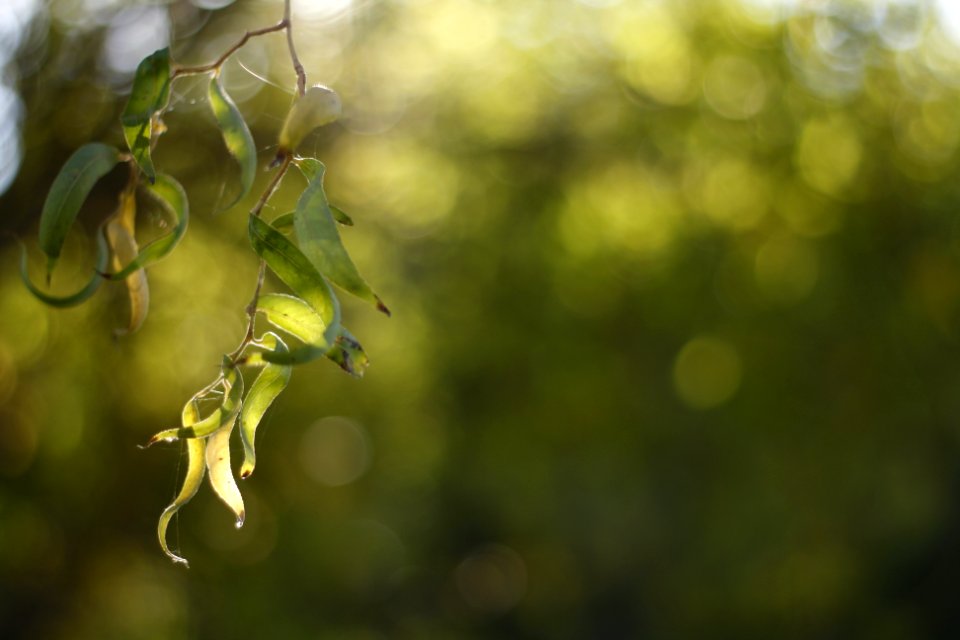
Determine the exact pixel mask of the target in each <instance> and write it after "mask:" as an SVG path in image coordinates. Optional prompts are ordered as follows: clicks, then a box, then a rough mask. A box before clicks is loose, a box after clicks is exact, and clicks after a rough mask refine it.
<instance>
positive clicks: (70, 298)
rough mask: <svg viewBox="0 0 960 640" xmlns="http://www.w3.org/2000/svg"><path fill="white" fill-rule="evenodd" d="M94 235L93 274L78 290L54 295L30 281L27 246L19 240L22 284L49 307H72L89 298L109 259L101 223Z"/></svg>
mask: <svg viewBox="0 0 960 640" xmlns="http://www.w3.org/2000/svg"><path fill="white" fill-rule="evenodd" d="M95 237H96V241H97V261H96V266H95V267H94V273H93V275H92V276H91V277H90V279H89V280H88V281H87V284H85V285H84V286H83V287H82V288H81V289H80V290H79V291H77V292H75V293H72V294H69V295H65V296H54V295H51V294H49V293H45V292H43V291H41V290H40V289H38V288H37V286H36V285H34V284H33V283H32V282H31V281H30V274H29V272H28V265H27V263H28V259H27V247H26V245H24V244H23V243H22V242H21V243H20V279H21V280H23V284H24V285H26V287H27V290H28V291H29V292H30V293H32V294H33V295H34V297H36V298H37V299H38V300H40V301H41V302H44V303H46V304H48V305H50V306H51V307H61V308H63V307H73V306H76V305H78V304H80V303H81V302H83V301H85V300H87V299H88V298H90V296H92V295H93V294H94V293H96V292H97V289H99V288H100V285H101V284H103V278H101V277H100V276H99V275H98V273H97V272H99V271H102V270H104V269H106V268H107V263H108V262H109V260H110V250H109V248H108V247H107V240H106V237H105V233H104V225H103V224H101V225H100V226H99V227H98V228H97V233H96V236H95Z"/></svg>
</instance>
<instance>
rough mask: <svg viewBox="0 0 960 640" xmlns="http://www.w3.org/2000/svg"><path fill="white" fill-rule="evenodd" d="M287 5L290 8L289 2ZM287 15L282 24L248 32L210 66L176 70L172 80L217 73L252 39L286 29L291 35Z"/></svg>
mask: <svg viewBox="0 0 960 640" xmlns="http://www.w3.org/2000/svg"><path fill="white" fill-rule="evenodd" d="M287 5H288V6H289V0H288V2H287ZM287 14H289V11H285V12H284V18H283V20H281V21H280V22H278V23H277V24H275V25H273V26H270V27H264V28H262V29H254V30H253V31H247V32H246V33H245V34H243V37H242V38H240V39H239V40H238V41H237V42H236V44H234V45H233V46H232V47H230V48H229V49H227V50H226V51H224V52H223V55H221V56H220V57H219V58H217V59H216V60H215V61H213V62H211V63H210V64H204V65H200V66H197V67H177V68H175V69H174V70H173V73H172V74H171V78H177V77H179V76H186V75H194V74H198V73H209V72H211V71H215V70H217V69H219V68H220V67H222V66H223V63H224V62H226V61H227V58H229V57H230V56H232V55H233V54H234V53H236V51H237V49H239V48H240V47H242V46H243V45H245V44H247V40H249V39H250V38H253V37H256V36H262V35H264V34H267V33H274V32H276V31H283V30H284V29H287V30H288V34H289V27H290V19H289V17H288V15H287ZM297 64H299V62H294V69H296V66H297Z"/></svg>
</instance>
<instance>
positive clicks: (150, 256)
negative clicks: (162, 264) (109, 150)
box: [103, 173, 190, 280]
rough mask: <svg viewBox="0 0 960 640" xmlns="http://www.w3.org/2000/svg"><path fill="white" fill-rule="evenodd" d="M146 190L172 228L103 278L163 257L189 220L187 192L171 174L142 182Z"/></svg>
mask: <svg viewBox="0 0 960 640" xmlns="http://www.w3.org/2000/svg"><path fill="white" fill-rule="evenodd" d="M146 189H147V193H149V194H150V195H152V196H153V197H154V198H156V199H157V201H158V202H159V203H160V204H161V205H162V206H163V208H164V209H166V211H167V213H168V214H169V215H170V217H171V219H172V221H173V223H174V224H173V229H172V230H171V231H170V233H168V234H166V235H163V236H161V237H159V238H157V239H156V240H154V241H153V242H151V243H149V244H148V245H146V246H145V247H144V248H143V249H141V250H140V253H139V254H138V255H137V257H136V258H134V259H133V260H131V261H130V262H129V263H127V265H126V266H125V267H123V268H122V269H120V270H119V271H117V272H116V273H105V274H103V275H104V277H106V278H110V279H111V280H120V279H122V278H126V277H127V276H129V275H130V274H131V273H134V272H136V271H137V270H138V269H142V268H144V267H147V266H149V265H151V264H153V263H155V262H157V261H158V260H161V259H163V258H164V257H165V256H166V255H167V254H169V253H170V252H171V251H173V249H174V248H175V247H176V246H177V244H179V243H180V239H181V238H182V237H183V234H184V233H186V231H187V223H188V222H189V220H190V207H189V204H188V203H187V194H186V193H185V192H184V190H183V187H181V186H180V183H179V182H177V181H176V180H174V179H173V178H172V177H170V176H168V175H166V174H164V173H160V174H157V181H156V182H155V183H154V184H151V185H146Z"/></svg>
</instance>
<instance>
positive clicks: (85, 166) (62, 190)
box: [40, 142, 120, 283]
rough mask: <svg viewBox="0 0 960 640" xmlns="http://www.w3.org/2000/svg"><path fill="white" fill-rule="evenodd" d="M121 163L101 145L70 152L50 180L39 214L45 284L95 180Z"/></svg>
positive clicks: (91, 145) (86, 146)
mask: <svg viewBox="0 0 960 640" xmlns="http://www.w3.org/2000/svg"><path fill="white" fill-rule="evenodd" d="M118 162H120V152H119V151H118V150H117V149H115V148H113V147H111V146H108V145H105V144H100V143H96V142H94V143H91V144H85V145H83V146H82V147H80V148H79V149H77V150H76V151H74V152H73V155H71V156H70V157H69V158H68V159H67V162H66V164H64V165H63V168H62V169H60V173H59V174H57V177H56V178H55V179H54V181H53V185H51V187H50V192H49V193H48V194H47V199H46V201H45V202H44V203H43V211H42V212H41V213H40V249H41V250H42V251H43V253H45V254H46V256H47V283H49V282H50V275H51V273H52V272H53V267H54V265H55V264H56V262H57V259H58V258H59V257H60V250H61V249H62V248H63V242H64V240H66V239H67V232H68V231H69V230H70V227H71V226H73V222H74V220H76V219H77V213H79V212H80V207H81V206H82V205H83V202H84V200H86V199H87V196H88V195H89V194H90V190H91V189H93V185H94V184H96V182H97V180H99V179H100V178H102V177H103V176H105V175H106V174H107V173H109V172H110V170H111V169H113V168H114V167H115V166H116V165H117V163H118Z"/></svg>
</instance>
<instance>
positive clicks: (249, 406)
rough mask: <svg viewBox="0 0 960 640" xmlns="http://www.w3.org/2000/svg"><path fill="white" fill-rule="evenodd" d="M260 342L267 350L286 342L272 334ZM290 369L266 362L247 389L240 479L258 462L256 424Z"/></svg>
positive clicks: (287, 378)
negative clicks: (248, 389)
mask: <svg viewBox="0 0 960 640" xmlns="http://www.w3.org/2000/svg"><path fill="white" fill-rule="evenodd" d="M311 313H312V311H311ZM260 344H261V345H262V346H263V347H264V348H265V349H267V350H270V351H275V352H280V353H286V352H287V345H285V344H284V343H283V340H281V339H280V338H279V337H278V336H276V335H275V334H272V333H267V334H265V335H264V336H263V337H262V338H261V339H260ZM290 372H291V367H290V366H289V365H279V364H267V366H265V367H264V368H263V370H262V371H261V372H260V374H259V375H258V376H257V379H256V380H254V381H253V384H252V385H251V386H250V391H249V392H248V393H247V397H246V398H245V399H244V401H243V409H242V410H241V411H240V439H241V440H242V441H243V466H241V467H240V477H241V478H247V477H249V476H250V474H251V473H253V469H254V467H256V465H257V453H256V447H255V444H256V441H255V438H256V433H257V426H258V425H259V424H260V421H261V420H262V419H263V415H264V414H265V413H266V412H267V409H268V408H270V405H271V404H272V403H273V401H274V400H276V398H277V396H278V395H280V392H281V391H283V390H284V389H285V388H286V386H287V383H288V382H290Z"/></svg>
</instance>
